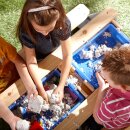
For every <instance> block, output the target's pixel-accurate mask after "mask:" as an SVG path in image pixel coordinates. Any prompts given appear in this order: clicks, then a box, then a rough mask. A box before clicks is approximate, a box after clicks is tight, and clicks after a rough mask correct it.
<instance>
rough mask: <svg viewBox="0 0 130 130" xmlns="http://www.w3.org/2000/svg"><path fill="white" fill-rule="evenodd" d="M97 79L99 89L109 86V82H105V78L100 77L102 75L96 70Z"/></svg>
mask: <svg viewBox="0 0 130 130" xmlns="http://www.w3.org/2000/svg"><path fill="white" fill-rule="evenodd" d="M96 77H97V81H98V84H99V87H100V89H102V90H105V89H106V88H108V87H109V84H108V83H106V82H105V80H104V79H103V78H102V76H101V75H100V74H99V73H98V72H96Z"/></svg>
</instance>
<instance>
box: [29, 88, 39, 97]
mask: <svg viewBox="0 0 130 130" xmlns="http://www.w3.org/2000/svg"><path fill="white" fill-rule="evenodd" d="M27 93H28V98H30V96H31V95H33V97H36V96H37V95H38V91H37V89H36V88H35V87H32V88H30V89H29V90H27Z"/></svg>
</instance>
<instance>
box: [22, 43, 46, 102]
mask: <svg viewBox="0 0 130 130" xmlns="http://www.w3.org/2000/svg"><path fill="white" fill-rule="evenodd" d="M24 52H25V56H26V63H27V67H28V70H29V72H30V75H31V77H32V79H33V81H34V82H35V84H36V86H37V89H38V92H39V94H40V95H41V96H42V97H43V98H44V99H45V100H46V101H47V102H48V96H47V94H46V92H45V90H44V88H43V84H42V82H41V77H40V76H39V74H38V72H39V68H38V64H37V59H36V54H35V50H34V48H28V47H26V46H24Z"/></svg>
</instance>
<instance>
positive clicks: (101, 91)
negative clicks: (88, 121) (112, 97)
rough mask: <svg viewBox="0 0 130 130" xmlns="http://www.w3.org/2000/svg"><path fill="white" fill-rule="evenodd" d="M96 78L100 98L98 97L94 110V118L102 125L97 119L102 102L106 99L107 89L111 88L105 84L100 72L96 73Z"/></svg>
mask: <svg viewBox="0 0 130 130" xmlns="http://www.w3.org/2000/svg"><path fill="white" fill-rule="evenodd" d="M96 77H97V80H98V84H99V88H98V96H97V99H96V103H95V107H94V110H93V117H94V119H95V121H96V122H97V123H98V124H102V122H101V121H100V120H99V118H98V117H97V111H98V109H99V107H100V105H101V102H102V100H103V98H104V95H105V93H106V90H107V88H108V87H109V84H108V83H105V81H104V79H103V78H102V77H101V76H100V74H99V73H98V72H97V73H96Z"/></svg>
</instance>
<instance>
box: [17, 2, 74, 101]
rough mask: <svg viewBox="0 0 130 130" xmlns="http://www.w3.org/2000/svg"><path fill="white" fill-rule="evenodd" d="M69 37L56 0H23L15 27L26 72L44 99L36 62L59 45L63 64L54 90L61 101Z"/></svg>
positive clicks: (66, 73)
mask: <svg viewBox="0 0 130 130" xmlns="http://www.w3.org/2000/svg"><path fill="white" fill-rule="evenodd" d="M70 36H71V24H70V21H69V20H68V18H67V17H66V15H65V11H64V8H63V6H62V4H61V1H60V0H26V2H25V4H24V7H23V10H22V13H21V17H20V20H19V24H18V28H17V37H18V38H19V40H20V42H21V43H22V47H23V50H24V52H25V57H26V63H27V67H28V70H29V72H30V75H31V77H32V79H33V81H34V82H35V85H36V86H37V89H38V92H39V94H40V95H41V96H42V97H43V98H44V99H45V100H46V101H48V97H47V94H46V92H45V90H44V88H43V85H42V82H41V77H39V75H38V65H37V61H40V60H41V59H43V58H45V57H46V56H47V55H49V54H50V53H51V52H53V51H54V50H55V49H56V48H57V47H58V46H59V45H61V48H62V54H63V66H62V71H61V78H60V82H59V85H58V87H57V89H56V90H55V91H54V93H58V94H59V95H60V101H61V100H62V98H63V96H64V85H65V81H66V78H67V76H68V73H69V70H70V66H71V59H72V53H71V49H70V41H71V38H70Z"/></svg>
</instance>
